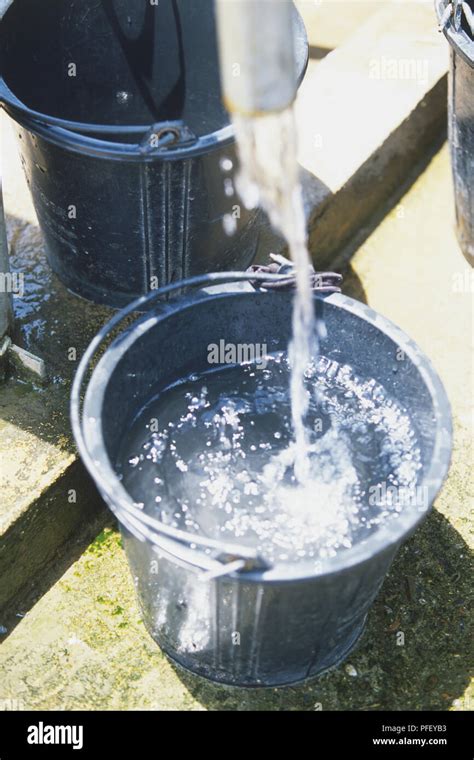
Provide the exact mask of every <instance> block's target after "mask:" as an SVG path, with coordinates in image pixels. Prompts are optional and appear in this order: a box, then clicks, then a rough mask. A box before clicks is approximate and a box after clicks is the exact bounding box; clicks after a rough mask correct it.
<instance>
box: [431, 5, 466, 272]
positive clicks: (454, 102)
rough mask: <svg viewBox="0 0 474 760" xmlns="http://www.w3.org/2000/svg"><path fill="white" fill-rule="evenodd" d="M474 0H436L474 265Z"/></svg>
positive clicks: (457, 175)
mask: <svg viewBox="0 0 474 760" xmlns="http://www.w3.org/2000/svg"><path fill="white" fill-rule="evenodd" d="M469 9H470V10H471V14H472V15H471V16H470V17H469V18H470V19H471V21H472V19H474V0H469V2H464V3H462V4H461V3H460V2H458V3H456V2H453V3H449V1H448V0H436V11H437V14H438V21H439V22H440V23H441V24H443V26H444V32H445V35H446V38H447V40H448V42H449V44H450V46H451V63H450V69H449V95H448V129H449V146H450V151H451V165H452V172H453V184H454V197H455V206H456V232H457V236H458V240H459V245H460V246H461V250H462V252H463V254H464V256H465V258H466V259H467V260H468V261H469V263H470V264H471V266H473V265H474V39H473V32H472V31H471V28H470V24H469V22H468V14H469Z"/></svg>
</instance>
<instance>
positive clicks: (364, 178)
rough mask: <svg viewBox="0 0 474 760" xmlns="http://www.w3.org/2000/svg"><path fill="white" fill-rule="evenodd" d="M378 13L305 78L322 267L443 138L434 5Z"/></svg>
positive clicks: (313, 233) (303, 133)
mask: <svg viewBox="0 0 474 760" xmlns="http://www.w3.org/2000/svg"><path fill="white" fill-rule="evenodd" d="M331 5H332V4H331ZM379 5H380V10H379V11H378V12H376V13H372V14H371V15H370V16H369V18H368V20H367V21H366V22H365V23H364V24H362V25H361V26H360V27H359V28H358V29H357V30H356V31H355V32H354V34H353V35H352V36H351V37H350V38H349V39H348V40H347V41H346V42H344V44H342V45H341V46H340V47H338V48H337V49H336V50H334V51H333V52H331V53H330V54H329V55H327V56H326V57H325V58H324V60H323V61H321V63H320V64H319V65H318V66H317V67H316V68H315V69H314V70H313V71H309V72H308V74H307V76H306V78H305V80H304V82H303V84H302V86H301V88H300V93H299V96H298V100H297V116H298V137H299V144H300V156H299V158H300V163H301V166H302V167H303V170H304V178H305V186H306V191H307V205H308V216H309V228H310V229H309V232H310V243H311V249H312V250H313V251H314V255H315V257H316V261H317V265H318V266H319V267H321V268H327V267H328V266H329V264H330V262H331V259H332V257H333V256H334V254H335V252H337V251H338V250H339V249H340V248H341V246H343V245H346V244H347V243H348V242H350V241H351V240H352V238H353V237H354V236H355V235H356V234H357V233H358V231H359V228H360V226H361V223H364V222H365V221H367V220H368V219H369V218H370V216H371V215H373V214H374V212H375V211H376V209H377V208H379V207H380V205H381V203H383V202H384V201H386V200H388V199H389V198H391V197H392V196H393V195H394V194H397V193H400V191H401V190H402V189H403V188H404V187H406V182H407V179H408V178H409V177H410V176H412V177H413V175H414V169H416V165H417V163H418V162H419V161H420V159H422V158H423V156H426V154H427V152H429V150H430V149H432V147H433V145H436V144H437V143H438V142H439V139H440V136H441V135H443V134H444V133H445V127H446V72H447V63H448V50H447V45H446V44H445V42H444V40H443V39H442V38H441V37H440V35H439V34H438V32H437V28H436V19H435V14H434V12H433V8H432V6H431V3H425V2H422V3H412V2H402V3H400V2H396V3H382V4H379ZM318 7H319V6H318ZM323 7H324V4H323ZM315 13H317V9H316V10H315ZM338 13H339V3H338V2H336V3H334V15H335V16H337V15H338Z"/></svg>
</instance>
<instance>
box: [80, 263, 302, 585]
mask: <svg viewBox="0 0 474 760" xmlns="http://www.w3.org/2000/svg"><path fill="white" fill-rule="evenodd" d="M285 279H287V275H285V274H268V273H257V272H222V273H212V274H205V275H199V276H196V277H190V278H188V279H186V280H181V281H179V282H175V283H171V284H170V285H165V286H164V287H162V288H159V289H158V290H156V291H153V292H151V293H148V294H147V295H145V296H140V297H139V298H137V299H136V300H134V301H132V302H131V303H130V304H129V305H128V306H126V307H125V308H124V309H121V310H120V311H119V312H117V313H116V314H114V316H113V317H112V318H111V319H110V320H109V321H108V322H107V323H106V324H105V325H104V326H103V327H102V328H101V329H100V330H99V332H98V333H97V335H96V336H95V337H94V338H93V340H92V341H91V343H90V344H89V346H88V347H87V349H86V351H85V353H84V354H83V356H82V358H81V361H80V362H79V366H78V368H77V372H76V375H75V377H74V381H73V384H72V389H71V422H72V429H73V432H74V436H75V439H76V444H77V448H78V450H79V453H80V455H81V457H82V459H83V461H84V463H85V464H86V466H87V469H88V470H89V472H90V473H91V474H92V475H93V477H94V478H95V479H96V481H98V482H101V483H102V488H103V490H104V492H105V494H106V496H107V502H108V504H109V507H110V509H111V510H112V512H113V513H114V514H115V516H116V517H117V519H118V520H119V522H120V523H121V524H122V525H123V526H124V527H125V528H127V530H129V531H130V532H131V533H132V534H133V535H134V536H135V537H136V538H138V539H139V540H141V541H149V542H150V543H151V544H153V546H154V547H156V548H157V549H160V550H162V551H164V552H166V553H169V554H172V556H173V558H174V560H175V561H177V562H178V563H179V564H182V565H183V566H185V567H190V566H191V567H192V568H194V569H197V570H199V571H201V572H202V571H205V572H204V575H203V577H204V578H205V579H207V580H209V579H211V578H217V577H220V576H223V575H229V574H230V573H233V572H241V571H252V570H265V569H268V567H269V565H268V563H267V562H266V561H264V560H263V559H262V558H261V557H260V556H259V555H258V554H257V552H255V551H253V550H252V549H249V548H248V547H245V546H240V545H238V544H233V543H230V544H229V543H224V542H221V541H217V540H214V539H210V538H205V537H202V536H198V535H195V534H191V533H187V532H186V531H182V530H179V529H177V528H173V527H171V526H169V525H164V524H163V523H162V522H161V521H159V520H156V519H155V518H153V517H151V516H150V515H147V514H145V513H144V512H143V511H142V510H140V509H138V507H136V506H135V504H134V502H133V500H132V499H131V497H130V496H129V495H128V494H127V492H126V491H125V489H123V493H122V494H120V493H117V491H116V490H115V489H113V488H110V487H108V486H107V485H105V484H104V483H103V478H102V472H101V469H100V467H99V466H98V464H97V463H96V461H95V460H94V458H93V456H91V454H90V452H89V449H88V447H87V443H86V440H85V435H84V426H83V425H84V421H83V404H82V402H81V397H82V396H83V389H84V384H85V382H86V378H87V375H88V373H89V374H90V371H91V361H92V359H93V357H94V356H95V355H96V354H97V352H98V350H99V348H100V347H101V346H102V344H103V343H104V341H105V340H107V339H110V338H111V333H112V332H113V331H114V330H115V329H116V328H117V327H118V326H119V325H120V324H121V323H122V322H123V321H124V319H126V318H127V317H129V316H130V315H131V314H133V313H134V312H137V311H148V310H149V307H151V306H152V305H154V304H156V302H158V301H159V300H160V299H162V298H163V297H164V296H167V295H169V294H170V293H173V292H175V291H177V290H180V291H182V290H183V289H190V288H202V287H204V286H210V285H218V284H225V283H232V282H249V281H257V282H258V281H260V282H269V281H275V282H278V281H279V280H285ZM198 548H200V549H204V550H207V551H208V553H207V554H206V553H205V552H203V551H197V549H198ZM209 552H211V553H212V556H211V555H210V554H209Z"/></svg>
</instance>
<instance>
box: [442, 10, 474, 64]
mask: <svg viewBox="0 0 474 760" xmlns="http://www.w3.org/2000/svg"><path fill="white" fill-rule="evenodd" d="M450 4H451V0H435V10H436V15H437V17H438V23H439V24H440V25H441V24H442V20H443V16H444V14H445V12H446V11H447V8H448V7H449V5H450ZM452 19H453V17H452V15H451V16H450V18H449V19H448V20H447V21H446V22H445V23H444V24H443V28H442V31H443V34H444V36H445V37H446V39H447V40H448V42H449V44H450V45H451V47H452V48H453V50H454V51H455V52H456V53H457V54H458V55H459V56H461V58H462V59H463V60H464V61H465V62H466V63H467V64H468V65H469V66H470V67H471V68H474V40H472V39H471V37H469V35H468V34H467V33H466V31H465V30H464V29H463V28H462V27H461V28H460V29H459V31H457V30H456V28H455V26H454V23H453V20H452Z"/></svg>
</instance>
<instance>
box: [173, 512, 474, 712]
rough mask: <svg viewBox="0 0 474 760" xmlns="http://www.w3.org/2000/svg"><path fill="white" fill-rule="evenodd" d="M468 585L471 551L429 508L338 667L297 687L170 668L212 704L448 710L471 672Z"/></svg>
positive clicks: (211, 706) (238, 707)
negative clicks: (242, 684) (248, 684)
mask: <svg viewBox="0 0 474 760" xmlns="http://www.w3.org/2000/svg"><path fill="white" fill-rule="evenodd" d="M472 587H473V557H472V553H471V552H470V550H469V548H468V547H467V545H466V544H465V542H464V541H463V539H462V538H460V536H459V534H458V533H457V532H456V531H455V530H454V529H453V528H452V526H451V525H450V523H449V522H448V521H447V520H446V519H445V518H444V517H443V516H442V515H441V514H439V513H438V512H436V510H433V511H432V512H431V514H430V516H429V518H428V519H427V520H426V522H425V523H424V525H423V526H422V527H421V528H420V529H419V530H418V531H417V532H416V534H415V535H414V536H413V537H412V538H411V539H410V540H409V541H408V542H407V544H405V546H404V547H402V549H401V550H400V552H399V554H398V556H397V558H396V560H395V562H394V564H393V566H392V569H391V572H390V574H389V575H388V577H387V579H386V581H385V583H384V585H383V588H382V590H381V592H380V594H379V597H378V599H377V601H376V603H375V605H374V607H373V609H372V610H371V612H370V614H369V619H368V624H367V628H366V631H365V633H364V635H363V636H362V638H361V640H360V643H359V645H358V647H357V648H356V649H355V650H354V651H353V653H352V654H350V655H349V657H348V659H347V660H346V663H345V664H343V665H341V666H340V667H338V668H337V669H335V670H333V671H331V672H329V673H326V674H325V675H323V676H320V677H319V678H314V679H311V680H310V681H307V682H306V683H305V684H302V685H300V686H295V687H284V688H280V689H274V688H270V689H239V688H234V687H229V686H222V685H217V684H212V683H211V682H210V681H206V680H204V679H202V678H199V677H197V676H193V675H192V674H190V673H188V672H186V671H184V670H183V669H182V668H181V667H179V666H177V665H175V664H173V667H174V669H175V671H176V673H177V675H178V676H179V678H180V679H181V680H182V682H183V683H184V685H185V686H186V687H187V689H189V691H190V692H191V694H192V695H193V696H194V697H195V698H196V699H197V700H198V701H199V702H201V703H202V704H203V705H204V706H205V707H207V708H208V709H211V710H305V711H306V710H309V711H312V710H318V709H322V710H423V709H424V710H446V709H448V708H449V707H451V705H452V702H453V700H455V699H456V698H458V697H460V696H462V694H463V692H464V691H465V689H466V687H467V686H468V684H469V682H470V677H471V676H472V675H473V674H474V649H473V643H472V641H473V638H472V623H473V615H472V612H471V613H470V610H472ZM348 664H349V665H351V666H352V667H351V668H348ZM354 669H355V670H354ZM348 671H350V672H351V673H355V672H356V673H357V675H350V674H349V672H348ZM467 707H468V706H467Z"/></svg>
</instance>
